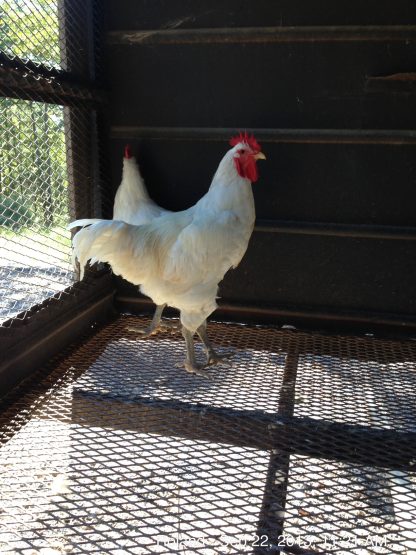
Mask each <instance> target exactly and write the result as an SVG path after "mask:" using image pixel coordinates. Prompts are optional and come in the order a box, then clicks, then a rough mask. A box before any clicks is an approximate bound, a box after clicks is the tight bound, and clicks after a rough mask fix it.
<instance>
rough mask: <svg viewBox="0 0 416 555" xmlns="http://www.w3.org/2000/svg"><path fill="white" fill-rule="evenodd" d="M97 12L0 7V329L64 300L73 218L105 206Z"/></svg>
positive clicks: (59, 4) (65, 6)
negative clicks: (99, 128) (47, 302)
mask: <svg viewBox="0 0 416 555" xmlns="http://www.w3.org/2000/svg"><path fill="white" fill-rule="evenodd" d="M97 5H98V3H95V2H93V1H92V2H89V1H88V2H81V1H78V0H71V1H67V0H7V1H3V2H2V3H1V4H0V57H1V60H0V61H1V64H0V259H1V262H2V263H1V269H0V326H3V327H4V326H6V327H7V326H10V325H12V324H13V322H14V321H16V320H24V319H25V318H27V316H28V312H29V311H30V310H31V309H33V306H34V305H36V306H37V305H40V304H42V303H43V302H44V301H45V300H46V299H48V298H51V297H54V298H55V299H59V298H60V297H61V296H62V295H65V294H70V293H71V288H70V286H71V285H72V284H73V283H74V282H75V279H76V274H75V273H74V270H73V266H72V262H71V235H70V232H69V231H67V230H66V226H67V224H68V223H69V221H71V220H72V219H74V218H76V217H87V216H92V215H100V214H101V210H102V205H103V198H102V197H103V195H102V194H101V193H102V190H103V188H102V183H103V180H104V179H103V177H102V175H100V174H99V170H98V167H99V164H98V162H97V160H98V157H99V150H98V146H97V119H98V116H97V106H98V104H99V100H98V99H100V100H102V97H100V94H101V93H100V92H98V87H97V83H98V82H99V72H100V67H99V64H98V63H97V62H98V60H99V55H98V48H96V45H98V40H97V29H98V28H99V25H98V22H97V13H98V12H97Z"/></svg>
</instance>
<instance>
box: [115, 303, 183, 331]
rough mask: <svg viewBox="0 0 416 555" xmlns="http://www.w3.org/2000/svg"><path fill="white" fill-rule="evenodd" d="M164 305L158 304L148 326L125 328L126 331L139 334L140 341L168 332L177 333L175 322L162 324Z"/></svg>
mask: <svg viewBox="0 0 416 555" xmlns="http://www.w3.org/2000/svg"><path fill="white" fill-rule="evenodd" d="M165 307H166V304H159V305H157V306H156V310H155V313H154V315H153V319H152V321H151V323H150V326H148V327H147V328H144V329H143V328H136V327H135V326H129V327H127V328H126V329H127V331H132V332H134V333H139V334H140V335H141V336H142V337H141V338H142V339H146V338H147V337H151V336H152V335H156V334H157V333H159V332H170V333H171V334H172V335H173V334H174V333H176V332H177V331H179V328H178V325H177V324H176V322H162V321H161V318H162V312H163V310H164V309H165Z"/></svg>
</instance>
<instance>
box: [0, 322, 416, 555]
mask: <svg viewBox="0 0 416 555" xmlns="http://www.w3.org/2000/svg"><path fill="white" fill-rule="evenodd" d="M132 324H133V325H139V326H145V325H146V324H148V320H147V319H145V318H141V319H137V318H133V317H122V318H119V319H117V320H115V321H113V323H111V324H109V325H107V326H105V327H103V328H102V329H100V330H98V331H97V332H96V333H95V335H94V336H93V337H90V338H89V339H86V340H85V341H83V342H81V343H80V344H78V345H76V346H74V347H73V348H72V349H69V350H67V352H66V353H65V354H64V355H63V356H61V357H60V358H59V359H58V360H56V361H54V362H53V364H51V365H50V366H49V367H48V368H45V369H44V371H43V373H42V372H40V373H38V375H37V376H35V377H34V379H33V380H30V381H29V382H28V383H26V384H25V385H24V386H23V388H20V390H19V391H16V392H14V393H13V394H11V395H10V397H9V399H8V409H7V410H6V411H5V412H3V416H2V441H3V442H4V446H3V448H2V450H1V451H0V456H1V459H2V463H3V466H2V468H3V471H2V474H1V478H0V484H1V488H2V490H3V496H2V502H1V512H0V529H1V530H2V532H1V533H0V546H1V547H0V549H1V551H2V552H4V553H16V552H19V553H28V554H29V553H33V552H34V551H33V550H35V552H39V553H42V552H43V551H42V550H47V549H50V550H51V551H50V552H51V553H52V552H53V553H73V554H80V553H100V554H101V553H114V554H116V553H120V554H121V553H131V554H144V553H149V554H150V553H167V554H168V553H187V554H196V553H201V554H203V555H216V554H219V553H224V554H240V553H264V554H266V553H279V552H281V553H302V554H315V553H320V554H324V553H337V554H338V553H339V554H343V555H348V554H351V553H354V554H357V555H358V554H359V555H367V554H368V555H370V554H386V555H391V554H392V553H402V554H407V555H410V554H411V553H413V552H414V551H415V549H416V533H415V529H414V521H415V519H416V490H415V486H416V466H415V465H416V425H415V418H414V416H415V415H414V407H415V402H416V398H415V395H416V388H415V385H416V372H415V362H416V344H415V343H414V342H413V341H387V340H386V341H382V340H379V339H374V338H364V337H363V338H354V337H340V336H325V335H319V334H312V333H310V334H309V333H301V332H296V331H288V330H287V331H285V330H278V329H272V328H263V327H259V326H257V327H250V326H241V325H234V324H212V326H211V328H210V330H211V334H212V339H213V341H214V342H215V343H216V344H217V345H219V346H220V348H224V349H230V348H232V349H233V350H234V352H235V355H234V358H233V366H232V368H228V367H226V366H216V367H212V369H210V371H209V373H210V378H211V379H209V380H207V379H205V378H201V377H198V376H195V375H190V374H187V373H186V372H185V370H183V369H179V368H175V366H174V363H175V361H177V362H180V361H181V360H182V357H183V349H184V346H183V340H182V337H181V336H180V334H179V333H176V334H173V335H164V336H162V337H160V336H159V337H155V338H151V339H148V340H138V339H137V337H135V335H134V334H133V333H131V332H129V331H127V328H128V327H129V326H131V325H132ZM197 353H198V356H200V357H202V356H203V353H202V345H198V348H197ZM34 382H35V383H36V385H35V386H34V387H33V383H34ZM22 394H23V395H22ZM29 492H30V495H29ZM45 553H46V551H45Z"/></svg>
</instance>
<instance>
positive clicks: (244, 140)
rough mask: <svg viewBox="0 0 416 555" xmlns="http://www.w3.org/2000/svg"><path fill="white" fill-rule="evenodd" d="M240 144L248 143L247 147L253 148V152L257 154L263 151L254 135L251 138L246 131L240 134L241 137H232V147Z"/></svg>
mask: <svg viewBox="0 0 416 555" xmlns="http://www.w3.org/2000/svg"><path fill="white" fill-rule="evenodd" d="M239 143H246V145H248V146H249V147H250V148H251V150H254V151H255V152H260V150H261V146H260V145H259V143H258V142H257V141H256V139H255V138H254V135H253V134H251V137H250V136H249V135H248V133H247V131H244V133H241V132H240V134H239V135H236V136H235V137H232V139H230V145H231V146H236V145H238V144H239Z"/></svg>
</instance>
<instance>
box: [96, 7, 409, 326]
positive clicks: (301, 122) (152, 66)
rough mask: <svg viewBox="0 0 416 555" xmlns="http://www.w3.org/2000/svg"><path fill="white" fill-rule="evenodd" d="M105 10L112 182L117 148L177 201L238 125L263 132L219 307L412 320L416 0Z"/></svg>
mask: <svg viewBox="0 0 416 555" xmlns="http://www.w3.org/2000/svg"><path fill="white" fill-rule="evenodd" d="M105 4H106V8H107V20H108V34H107V50H108V81H109V87H110V91H111V107H110V111H111V134H110V152H111V157H110V158H111V165H112V174H113V175H112V179H113V187H114V191H115V189H116V187H117V185H118V183H119V180H120V174H121V154H122V147H123V145H124V144H125V143H126V142H129V143H131V144H132V146H133V149H134V150H135V151H136V152H137V154H138V158H139V161H140V165H141V168H142V171H143V173H144V176H145V178H146V182H147V186H148V189H149V191H150V193H151V196H152V197H153V198H154V199H155V200H156V201H157V202H158V203H160V204H162V205H163V206H165V207H166V208H170V209H173V210H180V209H183V208H186V207H188V206H190V205H191V204H193V203H194V202H195V201H196V200H198V198H200V196H201V195H203V194H204V193H205V191H206V190H207V188H208V186H209V183H210V180H211V176H212V175H213V173H214V171H215V169H216V167H217V165H218V162H219V160H220V159H221V157H222V155H223V153H224V151H225V150H226V148H227V140H228V138H229V136H230V135H231V134H232V133H234V132H235V130H237V129H249V130H255V132H256V135H257V136H258V139H259V140H260V141H261V142H262V146H263V150H264V152H265V153H266V155H267V162H264V163H263V164H262V165H261V167H260V171H261V176H262V177H261V180H260V181H259V182H257V183H256V184H255V185H254V186H253V188H254V195H255V200H256V207H257V218H258V225H257V227H256V231H255V232H254V234H253V237H252V240H251V244H250V247H249V250H248V252H247V255H246V257H245V259H244V260H243V262H242V263H241V265H240V267H239V268H238V269H237V270H236V271H234V272H230V273H229V274H228V275H227V276H226V278H225V280H224V282H223V284H222V285H221V296H222V298H223V302H224V303H225V304H226V305H229V310H231V308H232V306H234V307H236V306H238V307H246V308H248V309H251V310H252V309H253V308H256V307H257V308H261V309H263V312H265V313H266V312H268V313H270V314H271V315H272V317H275V318H277V319H278V320H280V319H281V318H280V317H281V316H282V315H284V318H285V319H289V320H290V319H291V317H300V318H307V317H310V316H312V317H317V318H323V319H324V320H326V319H332V318H336V319H341V320H344V319H345V320H348V319H350V318H352V319H353V320H357V321H358V320H360V319H364V320H368V321H373V322H376V321H380V322H382V321H386V322H387V321H394V322H396V323H412V322H413V323H414V322H415V320H416V318H415V314H416V294H415V288H416V256H415V255H416V242H415V239H416V208H415V207H416V148H415V147H416V131H414V130H415V129H416V109H415V108H416V106H415V98H416V96H415V93H416V80H415V79H416V3H415V2H414V1H413V0H409V1H404V0H397V1H394V2H393V1H387V0H378V1H375V0H374V1H367V2H363V1H362V0H360V1H358V0H349V1H348V2H347V1H346V0H345V1H344V0H343V1H342V2H334V1H333V0H323V1H321V2H310V1H309V0H276V1H270V0H256V1H252V0H250V1H248V0H227V1H220V0H210V1H208V0H151V1H150V0H135V1H134V0H106V2H105ZM414 72H415V73H414ZM120 295H121V296H122V297H124V298H125V297H128V296H130V297H131V296H133V297H134V296H135V293H134V290H133V289H132V288H129V287H127V286H126V285H123V284H120Z"/></svg>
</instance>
